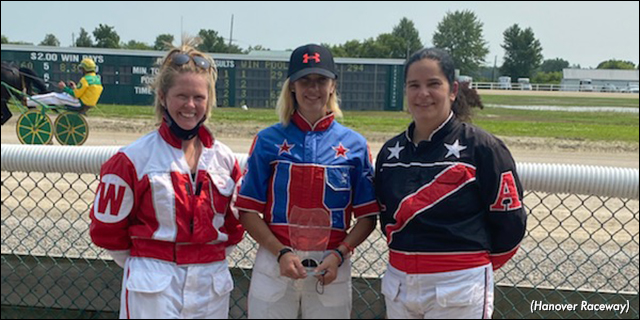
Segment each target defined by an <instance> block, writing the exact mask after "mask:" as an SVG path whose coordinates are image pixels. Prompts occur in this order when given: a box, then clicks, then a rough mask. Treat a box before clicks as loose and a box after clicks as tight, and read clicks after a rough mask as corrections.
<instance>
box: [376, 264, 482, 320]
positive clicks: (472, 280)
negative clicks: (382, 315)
mask: <svg viewBox="0 0 640 320" xmlns="http://www.w3.org/2000/svg"><path fill="white" fill-rule="evenodd" d="M382 294H384V296H385V302H386V305H387V318H388V319H490V318H491V316H492V314H493V269H492V266H491V264H488V265H485V266H481V267H477V268H473V269H467V270H459V271H450V272H440V273H429V274H407V273H405V272H402V271H400V270H398V269H395V268H394V267H392V266H391V265H390V264H389V265H387V271H386V272H385V274H384V277H383V278H382Z"/></svg>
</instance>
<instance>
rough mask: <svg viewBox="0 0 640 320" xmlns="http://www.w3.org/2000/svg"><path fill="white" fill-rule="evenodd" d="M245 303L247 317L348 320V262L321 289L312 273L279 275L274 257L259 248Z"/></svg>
mask: <svg viewBox="0 0 640 320" xmlns="http://www.w3.org/2000/svg"><path fill="white" fill-rule="evenodd" d="M320 256H323V255H322V254H320ZM318 262H319V261H318ZM323 290H324V291H323ZM318 291H320V292H322V293H319V292H318ZM248 304H249V319H295V318H298V316H299V315H300V316H302V319H348V318H350V317H351V263H350V261H349V260H348V259H347V260H345V262H344V263H343V264H342V266H341V267H340V268H339V269H338V277H337V278H336V280H334V281H333V282H332V283H331V284H329V285H325V286H323V288H321V287H320V285H319V284H318V279H317V278H315V277H313V276H307V278H306V279H300V280H293V279H290V278H287V277H282V276H280V266H279V264H278V262H277V261H276V257H275V256H274V255H273V254H271V253H270V252H269V251H268V250H266V249H264V248H262V247H261V248H260V249H258V253H257V254H256V262H255V265H254V267H253V273H252V274H251V286H250V288H249V302H248Z"/></svg>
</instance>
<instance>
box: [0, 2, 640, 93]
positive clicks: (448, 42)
mask: <svg viewBox="0 0 640 320" xmlns="http://www.w3.org/2000/svg"><path fill="white" fill-rule="evenodd" d="M483 25H484V24H483V23H482V22H481V21H480V20H479V19H478V17H477V16H476V15H475V13H474V12H472V11H469V10H462V11H454V12H447V13H446V15H445V16H444V18H443V19H442V20H441V21H440V22H439V23H438V25H437V28H436V31H435V32H434V34H433V36H432V41H431V43H432V45H433V46H434V47H438V48H442V49H445V50H447V51H449V53H450V54H451V56H452V57H453V59H454V62H455V64H456V66H457V67H458V68H459V69H460V74H465V75H470V76H472V77H474V78H475V79H477V80H479V81H494V80H495V79H496V78H497V76H510V77H511V78H513V79H517V78H530V79H531V80H532V81H531V82H533V83H560V81H561V80H562V69H564V68H568V67H570V63H569V62H568V61H566V60H564V59H561V58H554V59H547V60H544V58H543V55H542V51H543V49H542V45H541V43H540V40H539V39H537V38H536V36H535V34H534V32H533V30H532V29H531V28H522V27H520V26H519V25H518V24H513V25H512V26H510V27H508V28H507V29H506V30H505V31H504V32H503V43H502V44H501V47H502V48H503V49H504V51H505V55H504V61H503V62H502V65H501V66H499V67H498V66H493V67H488V66H486V65H485V61H486V58H487V55H488V54H489V45H488V42H487V41H486V40H484V35H483ZM92 35H93V38H92V37H91V35H90V34H89V32H87V31H86V30H85V29H84V28H80V33H79V35H78V37H77V38H76V39H75V40H74V44H73V45H74V46H76V47H96V48H119V49H130V50H158V51H162V50H166V49H167V47H168V46H170V45H171V44H172V43H173V42H174V40H175V38H174V36H173V35H171V34H160V35H158V36H157V37H156V40H155V42H154V43H153V45H151V44H147V43H144V42H139V41H135V40H130V41H129V42H124V41H121V40H120V36H119V35H118V33H117V32H116V30H115V28H114V27H112V26H109V25H103V24H99V25H98V27H96V29H95V30H94V31H93V32H92ZM198 37H199V38H200V39H201V44H200V45H199V46H198V49H199V50H201V51H204V52H216V53H248V52H250V51H253V50H269V48H266V47H263V46H262V45H256V46H249V47H248V48H246V49H244V50H243V49H242V48H240V47H239V46H238V45H236V44H234V43H232V41H227V39H225V38H224V37H222V36H221V35H220V34H219V33H218V32H217V31H215V30H211V29H201V30H200V31H199V32H198ZM2 43H13V44H31V43H25V42H20V41H17V42H11V41H9V40H8V39H7V37H5V36H4V35H2ZM39 45H43V46H56V47H57V46H60V41H59V40H58V39H57V38H56V36H55V35H53V34H47V35H46V36H45V38H44V40H43V41H42V42H40V44H39ZM323 45H324V46H326V47H328V48H330V49H331V51H332V52H333V54H334V55H335V56H336V57H351V58H391V59H405V58H407V57H408V56H409V55H410V54H411V53H412V52H415V51H416V50H418V49H420V48H423V47H424V44H423V43H422V41H421V40H420V34H419V32H418V30H417V28H416V27H415V24H414V23H413V21H411V20H409V19H407V18H402V19H401V20H400V22H399V23H398V24H397V25H396V26H394V27H393V29H392V30H391V32H390V33H383V34H380V35H378V36H377V37H375V38H373V37H372V38H368V39H364V40H355V39H354V40H350V41H347V42H345V43H343V44H337V45H332V44H326V43H323ZM571 67H574V68H580V65H571ZM637 68H638V66H636V65H635V64H634V63H633V62H631V61H623V60H617V59H609V60H606V61H603V62H601V63H600V64H599V65H598V66H597V69H637ZM496 73H498V74H496Z"/></svg>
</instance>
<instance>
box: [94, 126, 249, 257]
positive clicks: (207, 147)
mask: <svg viewBox="0 0 640 320" xmlns="http://www.w3.org/2000/svg"><path fill="white" fill-rule="evenodd" d="M198 137H199V138H200V140H201V141H202V143H203V145H204V148H203V151H202V155H201V156H200V159H199V161H198V170H197V173H196V175H195V178H194V177H192V175H191V170H190V168H189V165H188V164H187V161H186V159H185V156H184V152H183V151H182V148H181V146H182V141H181V140H180V139H178V138H177V137H175V136H174V135H173V134H172V133H171V131H170V130H169V128H168V127H167V126H166V124H164V123H163V124H162V126H161V127H160V128H159V129H158V130H156V131H153V132H151V133H149V134H147V135H146V136H144V137H142V138H140V139H138V140H137V141H135V142H133V143H132V144H130V145H129V146H126V147H124V148H122V149H121V150H120V151H119V152H118V153H117V154H115V155H114V156H113V157H111V159H109V160H108V161H107V162H106V163H105V164H104V165H103V166H102V169H101V170H100V184H99V185H98V189H97V191H96V198H95V201H94V204H93V208H92V209H91V228H90V234H91V239H92V240H93V242H94V243H95V244H96V245H98V246H99V247H102V248H105V249H107V250H113V251H122V250H130V251H131V256H134V257H148V258H154V259H160V260H164V261H171V262H175V263H177V264H179V265H180V264H199V263H211V262H216V261H222V260H224V259H225V248H226V247H227V246H230V245H235V244H237V243H238V242H240V240H242V236H243V234H244V229H243V228H242V226H241V225H240V223H239V221H238V213H237V210H236V209H235V208H234V205H233V202H234V201H235V196H236V193H235V192H236V184H237V183H238V181H239V180H240V178H241V176H242V173H241V171H240V167H239V165H238V162H237V160H236V158H235V156H234V154H233V152H232V151H231V150H230V149H229V148H228V147H227V146H225V145H223V144H222V143H220V142H218V141H216V140H214V138H213V136H212V135H211V133H210V132H209V130H207V129H206V128H205V127H202V128H201V129H200V131H199V132H198Z"/></svg>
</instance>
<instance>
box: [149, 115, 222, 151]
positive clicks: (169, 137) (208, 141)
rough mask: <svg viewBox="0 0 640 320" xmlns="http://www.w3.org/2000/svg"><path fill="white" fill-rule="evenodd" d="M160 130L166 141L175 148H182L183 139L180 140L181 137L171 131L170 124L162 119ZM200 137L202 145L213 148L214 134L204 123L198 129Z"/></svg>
mask: <svg viewBox="0 0 640 320" xmlns="http://www.w3.org/2000/svg"><path fill="white" fill-rule="evenodd" d="M158 131H159V132H160V136H161V137H162V139H163V140H164V141H166V142H167V143H168V144H170V145H171V146H172V147H174V148H177V149H182V140H180V138H178V137H176V136H175V135H174V134H173V133H172V132H171V129H169V126H168V125H167V123H166V122H164V121H162V124H161V125H160V129H158ZM198 138H199V139H200V141H201V142H202V145H203V146H204V147H205V148H211V147H212V146H213V142H214V138H213V135H212V134H211V131H209V129H207V127H206V126H204V125H201V126H200V130H198Z"/></svg>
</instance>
